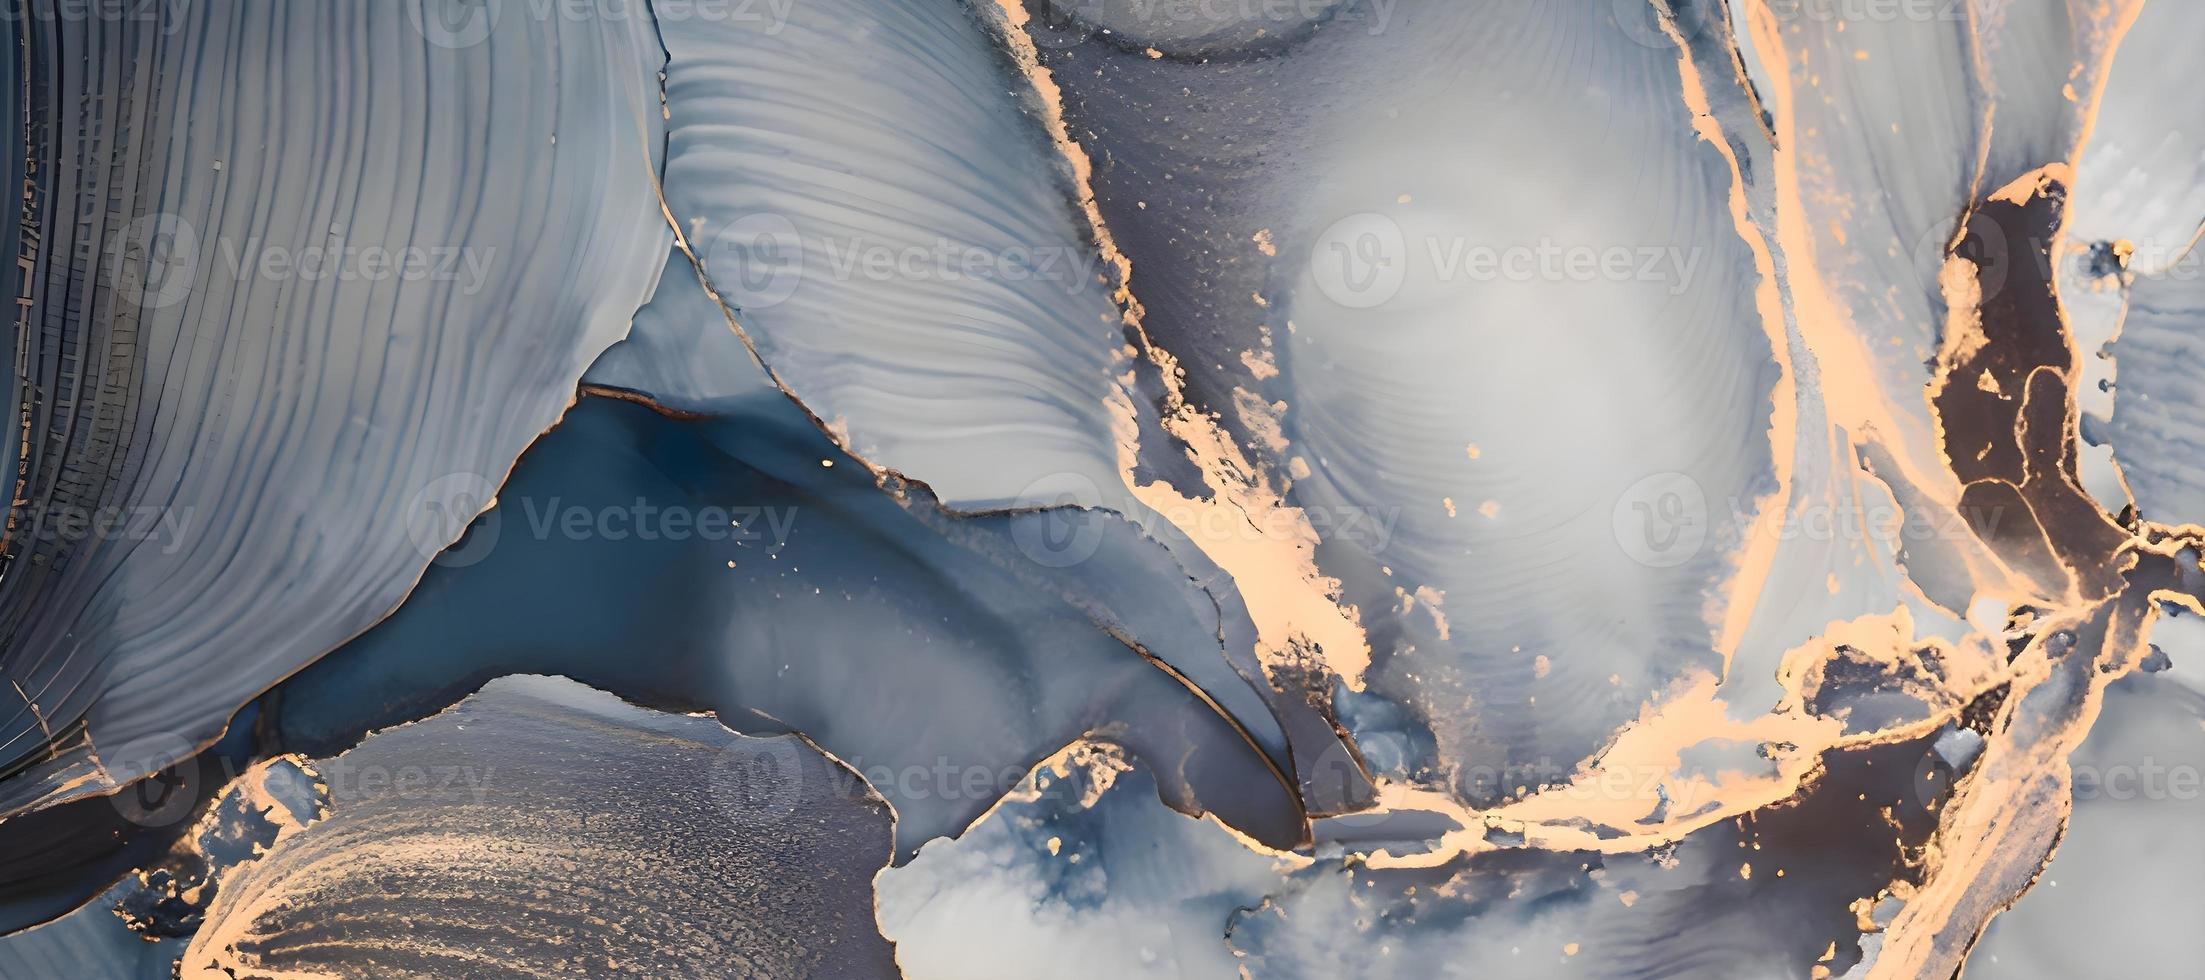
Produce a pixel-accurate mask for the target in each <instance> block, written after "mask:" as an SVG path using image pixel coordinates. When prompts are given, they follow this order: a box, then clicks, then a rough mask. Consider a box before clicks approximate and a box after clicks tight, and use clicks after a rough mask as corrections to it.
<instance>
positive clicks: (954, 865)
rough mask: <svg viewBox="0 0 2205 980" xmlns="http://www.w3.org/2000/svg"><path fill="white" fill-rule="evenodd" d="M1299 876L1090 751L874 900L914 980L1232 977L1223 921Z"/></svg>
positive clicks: (1100, 748) (919, 861) (1047, 770)
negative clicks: (1286, 877) (1287, 876)
mask: <svg viewBox="0 0 2205 980" xmlns="http://www.w3.org/2000/svg"><path fill="white" fill-rule="evenodd" d="M1295 863H1296V862H1295V859H1292V858H1273V857H1269V856H1266V855H1264V854H1261V853H1258V852H1256V851H1253V850H1250V849H1249V848H1248V847H1246V846H1244V845H1243V844H1242V843H1241V842H1240V841H1239V840H1238V839H1236V838H1235V837H1234V836H1233V835H1232V834H1231V833H1229V832H1227V831H1226V830H1225V829H1224V828H1222V827H1219V826H1217V825H1216V824H1214V823H1210V822H1207V821H1197V820H1192V819H1189V818H1187V817H1185V816H1183V815H1181V814H1178V813H1174V812H1172V811H1170V810H1168V809H1165V808H1164V807H1163V806H1161V805H1159V804H1158V803H1157V801H1156V783H1155V780H1154V779H1153V778H1152V777H1151V776H1150V775H1149V769H1148V767H1147V766H1146V765H1145V764H1144V763H1143V762H1142V760H1140V759H1138V758H1135V757H1129V756H1127V755H1126V754H1125V753H1124V752H1123V751H1122V750H1117V749H1116V748H1115V747H1113V746H1107V745H1092V744H1091V745H1083V746H1081V747H1079V748H1078V749H1077V750H1075V751H1074V753H1072V754H1071V755H1070V756H1068V757H1067V758H1065V759H1063V760H1059V761H1058V762H1057V763H1056V764H1054V765H1051V766H1044V767H1042V768H1040V769H1038V770H1036V771H1035V772H1034V773H1033V775H1032V776H1031V777H1029V778H1028V779H1027V780H1026V781H1025V782H1023V783H1022V784H1021V785H1020V786H1019V787H1018V791H1017V792H1016V793H1014V794H1012V795H1011V796H1010V797H1009V798H1008V799H1006V800H1004V802H1003V804H1002V805H1001V806H1000V807H998V808H996V810H995V812H993V813H991V814H989V815H988V818H987V819H986V820H984V821H982V822H980V823H979V824H978V825H976V826H974V827H973V829H972V830H970V831H968V832H966V833H965V834H964V835H963V836H961V837H959V838H957V839H956V840H943V841H935V842H934V843H932V844H929V845H927V846H926V847H925V848H923V849H921V850H920V852H919V856H918V857H917V858H916V859H914V860H913V861H911V863H909V864H907V865H904V866H903V867H900V868H894V869H891V870H889V871H886V872H883V873H882V874H881V876H880V878H879V879H878V882H877V885H876V887H877V889H878V893H879V898H878V903H879V907H880V921H881V930H882V932H883V933H884V934H886V935H887V936H888V937H889V938H890V939H891V940H894V941H895V942H896V944H897V946H896V955H897V960H898V961H899V962H900V963H901V964H902V966H903V969H904V975H905V976H906V977H908V978H911V980H991V978H1001V980H1029V978H1031V980H1040V978H1066V980H1070V978H1077V977H1095V976H1109V977H1128V978H1132V977H1139V978H1153V980H1177V978H1190V980H1191V978H1197V977H1225V978H1229V977H1232V976H1234V969H1235V966H1236V961H1235V959H1234V957H1233V955H1232V952H1231V951H1230V950H1229V949H1227V948H1226V946H1225V941H1224V937H1225V932H1226V929H1227V928H1228V926H1229V925H1230V923H1231V919H1232V916H1233V914H1234V913H1235V912H1236V911H1237V910H1239V909H1241V908H1245V907H1253V906H1255V905H1256V904H1258V903H1260V902H1261V901H1262V900H1263V896H1264V895H1266V894H1268V893H1269V892H1271V891H1273V890H1275V889H1277V888H1278V887H1279V885H1280V883H1281V881H1282V880H1283V879H1282V875H1283V874H1284V873H1285V872H1286V870H1287V869H1289V868H1291V867H1292V866H1293V865H1294V864H1295Z"/></svg>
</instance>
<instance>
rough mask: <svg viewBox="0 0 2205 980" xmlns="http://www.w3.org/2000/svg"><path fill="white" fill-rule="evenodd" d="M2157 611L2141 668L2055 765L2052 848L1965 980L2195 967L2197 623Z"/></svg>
mask: <svg viewBox="0 0 2205 980" xmlns="http://www.w3.org/2000/svg"><path fill="white" fill-rule="evenodd" d="M2166 615H2167V618H2163V619H2161V620H2160V621H2159V623H2158V625H2157V626H2156V627H2155V628H2154V629H2153V631H2152V641H2153V643H2154V645H2156V646H2157V647H2159V648H2160V653H2159V655H2158V656H2156V657H2155V658H2154V659H2153V662H2149V663H2147V664H2146V670H2147V671H2149V672H2148V673H2141V674H2135V675H2131V676H2129V677H2126V678H2123V679H2121V680H2119V681H2116V682H2114V684H2113V686H2112V687H2111V688H2109V689H2107V692H2106V700H2105V706H2104V709H2103V713H2102V714H2101V715H2100V716H2099V718H2098V723H2097V725H2096V727H2094V728H2092V729H2091V732H2090V738H2089V739H2088V740H2086V741H2085V742H2083V745H2082V748H2081V749H2079V750H2077V751H2076V752H2075V754H2074V755H2073V756H2072V757H2071V758H2070V759H2069V760H2068V762H2069V765H2070V767H2071V770H2072V778H2073V779H2074V794H2075V810H2074V813H2073V815H2072V816H2070V817H2069V818H2068V821H2067V829H2066V833H2065V834H2064V835H2063V836H2062V837H2061V839H2060V846H2059V850H2058V851H2057V852H2055V853H2054V855H2053V857H2052V861H2051V863H2050V864H2049V865H2047V866H2046V867H2045V869H2044V874H2043V876H2042V877H2041V878H2039V879H2038V881H2037V883H2036V886H2035V887H2033V888H2031V889H2030V890H2029V893H2028V894H2027V895H2026V896H2024V897H2023V898H2022V899H2021V901H2020V903H2019V904H2017V905H2015V906H2014V907H2013V908H2011V909H2009V910H2007V911H2005V912H2003V913H2001V914H2000V915H1999V916H1998V917H1997V918H1995V919H1992V920H1991V925H1990V928H1989V929H1988V930H1986V931H1985V932H1984V934H1983V938H1982V940H1981V941H1980V942H1979V943H1977V945H1976V947H1975V949H1974V951H1972V952H1971V953H1970V954H1969V955H1968V966H1967V976H1968V977H1969V978H1970V980H1975V978H1991V980H2038V978H2042V980H2054V978H2062V977H2074V976H2085V975H2090V974H2103V975H2115V976H2123V975H2125V976H2173V975H2176V974H2178V973H2180V972H2182V971H2184V970H2188V969H2191V968H2192V967H2193V966H2194V965H2195V964H2197V963H2199V962H2201V961H2205V932H2200V931H2199V930H2198V928H2197V921H2196V908H2197V906H2196V903H2195V900H2194V897H2193V896H2194V894H2195V892H2196V888H2197V881H2198V877H2199V875H2201V874H2205V839H2201V838H2200V837H2199V836H2198V833H2197V828H2198V827H2199V826H2200V824H2201V821H2205V787H2201V785H2200V772H2201V771H2205V684H2201V683H2200V668H2201V667H2205V623H2201V621H2200V620H2199V619H2198V618H2197V617H2196V616H2194V615H2190V614H2186V613H2184V614H2175V613H2173V612H2172V611H2171V610H2169V611H2168V612H2167V613H2166ZM2085 937H2087V938H2085ZM2078 940H2081V941H2078Z"/></svg>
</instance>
